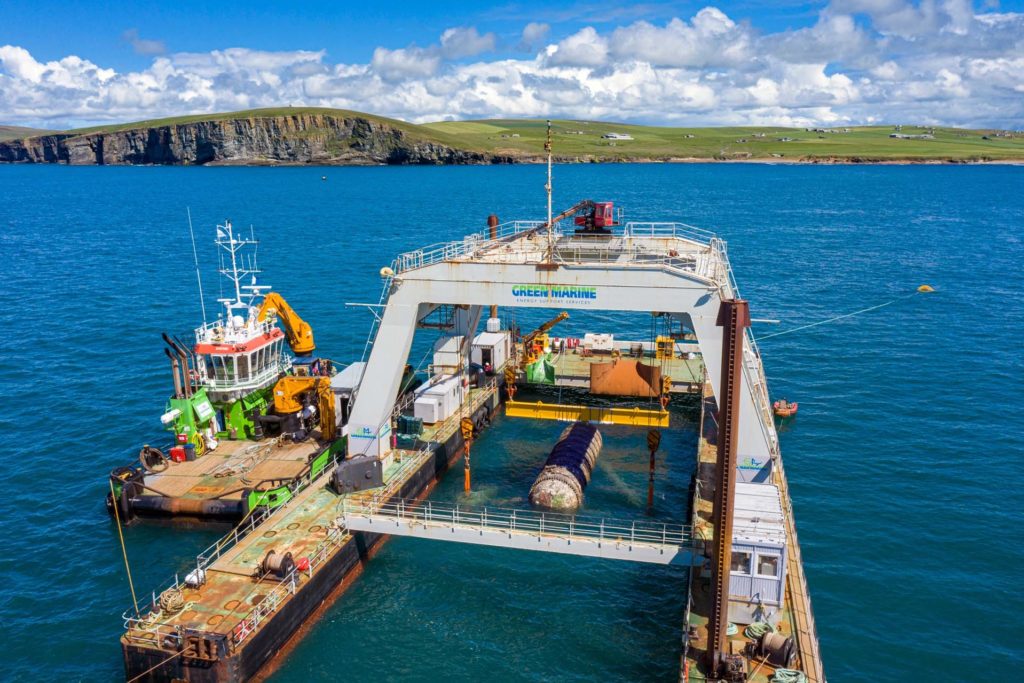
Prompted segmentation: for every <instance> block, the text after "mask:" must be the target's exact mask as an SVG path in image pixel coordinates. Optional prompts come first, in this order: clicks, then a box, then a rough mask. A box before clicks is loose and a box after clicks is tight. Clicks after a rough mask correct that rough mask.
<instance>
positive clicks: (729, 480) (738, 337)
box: [707, 299, 750, 678]
mask: <svg viewBox="0 0 1024 683" xmlns="http://www.w3.org/2000/svg"><path fill="white" fill-rule="evenodd" d="M718 325H719V327H721V328H722V381H721V383H720V386H721V391H720V393H719V395H718V396H717V399H718V444H717V445H718V462H717V472H716V478H717V482H716V485H715V506H714V515H715V535H714V555H713V557H712V561H711V614H710V615H709V617H710V618H709V620H708V648H707V657H708V661H707V665H708V670H709V671H710V672H711V677H712V678H715V677H717V676H718V672H719V666H720V664H721V662H722V655H724V654H728V650H727V647H726V645H727V634H726V629H727V628H728V626H729V572H730V568H731V561H732V520H733V504H734V501H735V499H736V460H737V458H736V451H737V445H738V442H739V427H740V425H739V422H740V388H741V381H742V375H743V338H744V335H745V330H746V328H747V327H750V309H749V307H748V306H747V302H746V301H744V300H742V299H725V300H723V301H722V305H721V308H719V311H718Z"/></svg>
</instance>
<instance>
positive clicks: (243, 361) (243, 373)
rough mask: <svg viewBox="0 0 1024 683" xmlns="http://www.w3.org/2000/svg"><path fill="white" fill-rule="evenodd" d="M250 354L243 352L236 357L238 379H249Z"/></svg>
mask: <svg viewBox="0 0 1024 683" xmlns="http://www.w3.org/2000/svg"><path fill="white" fill-rule="evenodd" d="M250 355H251V354H248V353H243V354H242V355H241V356H239V357H238V379H240V380H243V381H244V380H247V379H249V356H250Z"/></svg>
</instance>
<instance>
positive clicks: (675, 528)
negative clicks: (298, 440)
mask: <svg viewBox="0 0 1024 683" xmlns="http://www.w3.org/2000/svg"><path fill="white" fill-rule="evenodd" d="M342 506H343V507H342V512H343V514H344V515H345V517H348V516H349V515H351V516H383V517H386V518H388V519H398V520H405V521H408V522H410V523H415V524H426V523H438V524H445V525H449V524H460V525H467V526H471V527H476V528H481V529H488V530H500V531H505V532H508V533H515V532H521V533H528V534H531V535H532V534H537V535H547V536H558V537H560V538H569V539H579V540H584V539H586V540H591V541H593V540H596V541H598V542H623V541H627V540H628V541H629V542H630V543H631V544H635V543H646V544H654V545H675V546H683V545H689V544H690V543H691V541H692V538H693V534H692V528H691V527H690V525H684V524H677V523H669V522H664V523H661V522H653V521H648V520H621V519H613V518H606V517H585V516H580V515H567V514H560V513H552V512H538V511H534V510H522V509H517V508H490V507H484V508H479V509H472V508H465V507H463V506H461V505H459V504H454V505H451V504H446V503H434V502H432V501H429V500H428V501H426V502H424V503H421V504H415V503H414V504H410V503H407V502H405V501H404V500H400V501H397V502H382V501H380V502H377V501H370V502H367V503H362V502H356V501H349V500H348V499H346V500H345V501H344V502H343V504H342Z"/></svg>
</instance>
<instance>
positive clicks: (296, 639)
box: [249, 445, 466, 683]
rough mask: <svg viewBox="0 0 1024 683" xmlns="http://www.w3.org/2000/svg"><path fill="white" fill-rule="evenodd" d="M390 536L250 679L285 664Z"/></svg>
mask: <svg viewBox="0 0 1024 683" xmlns="http://www.w3.org/2000/svg"><path fill="white" fill-rule="evenodd" d="M465 451H466V446H465V445H462V446H461V447H460V448H458V449H456V451H455V453H453V454H452V456H451V457H450V458H449V459H448V467H449V468H451V466H452V465H454V464H455V463H456V462H457V461H458V460H459V458H461V457H462V455H463V453H465ZM428 462H429V461H428ZM426 466H427V464H426V463H424V467H426ZM445 474H447V470H446V471H445V472H442V473H441V477H435V478H434V480H433V481H432V482H431V483H430V484H428V485H427V486H425V487H424V488H423V491H422V492H421V493H420V494H419V495H418V496H416V501H421V500H424V499H425V498H426V497H427V496H429V495H430V493H431V492H432V491H433V490H434V488H435V487H436V486H437V484H438V482H440V481H441V478H442V477H444V475H445ZM390 538H391V537H390V536H384V537H383V538H381V540H380V541H378V542H377V543H376V544H375V545H374V546H373V548H371V549H370V550H369V551H368V552H367V553H366V559H365V560H362V561H360V562H359V564H357V565H356V566H355V567H354V568H353V569H352V570H351V571H350V572H349V573H348V574H347V575H346V576H345V578H343V579H342V580H341V582H340V583H339V584H338V585H337V586H336V587H335V588H334V589H333V590H332V591H331V592H330V593H328V594H327V597H326V598H324V600H323V602H321V603H320V605H319V606H318V607H317V608H316V609H315V610H313V611H312V612H310V613H309V615H308V616H307V617H306V618H305V620H304V621H303V623H302V625H301V626H299V627H298V628H297V629H295V632H294V633H292V635H291V636H289V638H288V640H286V641H285V643H284V645H282V646H281V647H280V648H279V649H278V651H277V652H275V653H274V655H273V656H272V657H271V658H270V659H268V660H267V662H266V663H265V664H264V665H263V666H261V667H260V669H259V671H257V672H256V673H255V674H254V675H253V677H252V678H251V679H249V680H250V681H252V682H253V683H262V682H263V681H265V680H267V679H268V678H269V677H270V676H272V675H273V674H274V673H275V672H276V671H277V670H278V668H279V667H280V666H281V665H282V664H284V662H285V660H286V659H288V655H290V654H291V653H292V650H294V649H295V647H296V646H297V645H298V644H299V643H300V642H301V641H302V639H303V638H305V637H306V635H307V634H308V633H309V632H310V631H311V630H312V629H313V627H314V626H316V623H317V622H318V621H319V620H320V618H321V617H323V615H324V613H325V612H326V611H327V610H328V609H329V608H330V607H331V606H333V605H334V603H335V602H337V600H338V598H340V597H341V596H342V594H344V593H345V591H346V590H348V588H349V586H351V585H352V584H353V583H354V582H355V580H356V579H358V578H359V575H360V574H362V573H363V569H364V567H365V566H366V563H367V562H369V561H370V560H372V559H373V558H374V557H375V556H376V555H377V552H378V551H379V550H380V549H381V548H383V547H384V544H385V543H387V541H388V539H390Z"/></svg>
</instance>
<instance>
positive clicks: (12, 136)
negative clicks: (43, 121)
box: [0, 126, 50, 142]
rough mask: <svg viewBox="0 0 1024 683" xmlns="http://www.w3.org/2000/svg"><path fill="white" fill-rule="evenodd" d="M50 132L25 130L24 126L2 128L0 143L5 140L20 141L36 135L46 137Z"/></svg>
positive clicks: (0, 128)
mask: <svg viewBox="0 0 1024 683" xmlns="http://www.w3.org/2000/svg"><path fill="white" fill-rule="evenodd" d="M49 132H50V131H48V130H43V129H41V128H25V127H24V126H0V142H3V141H4V140H20V139H21V138H29V137H32V136H34V135H45V134H46V133H49Z"/></svg>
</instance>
